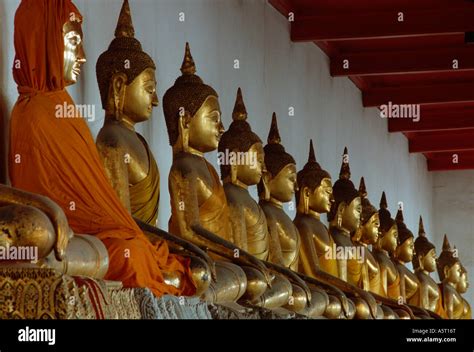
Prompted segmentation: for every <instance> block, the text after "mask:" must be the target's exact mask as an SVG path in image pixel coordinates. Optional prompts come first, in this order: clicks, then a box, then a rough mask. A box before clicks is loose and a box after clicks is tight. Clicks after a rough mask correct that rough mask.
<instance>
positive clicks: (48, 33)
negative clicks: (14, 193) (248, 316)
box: [9, 0, 195, 296]
mask: <svg viewBox="0 0 474 352" xmlns="http://www.w3.org/2000/svg"><path fill="white" fill-rule="evenodd" d="M71 13H74V15H75V17H76V18H81V17H80V14H79V11H78V10H77V8H76V7H75V6H74V5H73V4H72V3H71V1H70V0H23V1H22V3H21V4H20V6H19V8H18V10H17V12H16V15H15V50H16V57H15V64H14V67H13V75H14V78H15V81H16V82H17V84H18V91H19V93H20V96H19V98H18V101H17V102H16V104H15V107H14V109H13V112H12V116H11V126H10V155H9V170H10V179H11V182H12V184H13V186H14V187H17V188H21V189H24V190H26V191H30V192H34V193H39V194H42V195H45V196H47V197H49V198H51V199H52V200H53V201H55V202H56V203H58V204H59V205H60V206H61V207H62V208H63V210H64V211H65V213H66V216H67V218H68V221H69V224H70V226H71V228H72V229H73V230H74V231H75V232H76V233H84V234H90V235H96V236H97V237H99V238H100V239H101V240H102V241H103V242H104V243H105V245H106V246H107V249H108V252H109V260H110V265H109V271H108V273H107V275H106V279H109V280H119V281H122V282H123V284H124V286H125V287H149V288H150V289H151V290H152V291H153V293H154V294H155V295H157V296H160V295H163V294H174V295H181V294H183V295H192V294H194V292H195V285H194V283H193V282H192V279H191V273H190V270H189V261H188V260H187V259H184V258H181V257H178V256H174V255H172V254H170V253H169V250H168V245H167V244H166V242H164V241H162V242H159V243H157V244H156V245H152V244H151V243H150V242H149V241H148V240H147V238H146V237H145V235H144V234H143V233H142V232H141V231H140V229H139V228H138V227H137V225H136V224H135V222H134V220H133V218H132V217H131V216H130V215H129V214H128V212H127V210H126V209H125V208H124V207H123V206H122V205H121V203H120V200H119V199H118V197H117V196H116V194H115V191H114V190H113V188H112V187H111V186H110V184H109V182H108V180H107V177H106V175H105V171H104V169H103V165H102V163H101V160H100V157H99V154H98V152H97V150H96V147H95V143H94V140H93V138H92V135H91V133H90V131H89V128H88V126H87V124H86V122H85V121H84V119H83V118H81V117H80V116H79V114H75V116H73V117H72V118H71V117H69V118H56V113H57V111H58V110H57V107H58V106H64V104H65V103H66V104H70V105H74V102H73V101H72V99H71V97H70V96H69V94H68V93H67V91H66V90H65V89H64V88H65V83H64V77H63V56H64V42H63V35H62V28H63V24H64V23H65V22H66V21H68V20H70V18H71ZM17 63H19V66H18V65H17ZM162 271H167V272H171V271H175V272H179V273H180V274H181V277H182V278H183V281H184V284H183V285H182V287H181V288H179V289H178V288H176V287H173V286H169V285H167V284H165V283H164V280H163V275H162Z"/></svg>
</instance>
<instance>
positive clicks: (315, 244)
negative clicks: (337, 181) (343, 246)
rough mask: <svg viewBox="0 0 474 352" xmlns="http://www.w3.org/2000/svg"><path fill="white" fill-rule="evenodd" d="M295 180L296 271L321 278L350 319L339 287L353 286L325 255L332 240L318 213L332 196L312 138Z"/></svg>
mask: <svg viewBox="0 0 474 352" xmlns="http://www.w3.org/2000/svg"><path fill="white" fill-rule="evenodd" d="M297 184H298V187H299V190H298V192H296V204H297V213H296V217H295V219H294V220H293V223H294V224H295V226H296V228H297V229H298V232H299V235H300V238H301V246H300V254H299V256H300V259H299V271H300V272H302V273H304V274H305V275H307V276H308V277H310V278H313V279H316V280H318V281H322V282H324V283H325V284H326V287H325V288H327V289H328V295H329V301H330V303H329V306H330V307H331V306H336V307H339V306H342V307H341V308H342V309H343V313H344V316H345V317H346V318H348V319H352V318H353V317H354V315H355V313H356V312H355V306H354V304H353V302H352V301H350V300H348V299H347V297H346V295H345V294H344V293H343V291H341V290H346V291H348V292H350V293H354V292H355V291H356V290H355V288H353V287H351V285H349V284H347V283H345V282H343V281H341V280H339V279H338V278H337V261H336V259H335V258H331V257H328V256H327V255H326V253H328V252H329V251H331V250H332V248H333V243H334V242H333V241H332V238H331V237H330V236H329V233H328V230H327V228H326V226H325V225H324V224H323V223H322V222H321V213H327V212H328V211H329V210H330V209H331V204H332V202H333V201H334V199H333V196H332V183H331V176H330V175H329V173H328V172H327V171H325V170H323V169H322V168H321V166H320V165H319V164H318V162H317V161H316V155H315V153H314V147H313V141H312V140H310V146H309V157H308V162H307V163H306V165H305V166H304V167H303V169H302V170H301V171H299V172H298V174H297ZM327 286H330V287H327Z"/></svg>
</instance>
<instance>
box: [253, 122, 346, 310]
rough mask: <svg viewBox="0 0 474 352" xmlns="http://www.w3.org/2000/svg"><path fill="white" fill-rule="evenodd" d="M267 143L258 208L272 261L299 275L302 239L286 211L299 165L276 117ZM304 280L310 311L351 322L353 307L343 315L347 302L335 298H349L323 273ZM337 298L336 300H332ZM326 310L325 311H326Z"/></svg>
mask: <svg viewBox="0 0 474 352" xmlns="http://www.w3.org/2000/svg"><path fill="white" fill-rule="evenodd" d="M267 142H268V144H267V145H266V146H265V148H264V152H265V167H266V170H267V172H266V173H265V174H264V176H263V178H262V180H261V182H260V183H259V184H258V192H259V197H260V202H259V204H260V206H261V207H262V209H263V211H264V212H265V216H266V218H267V224H268V229H269V234H270V257H269V260H270V261H271V262H273V263H276V264H279V265H282V266H285V267H287V268H290V269H292V270H294V271H298V270H299V265H300V258H299V256H300V249H301V236H300V233H299V231H298V228H297V226H296V225H295V223H294V222H293V221H291V219H290V217H289V216H288V215H287V214H286V212H285V211H284V209H283V204H285V203H288V202H290V201H292V199H293V196H294V194H295V191H296V188H297V174H296V162H295V160H294V159H293V157H292V156H291V155H290V154H289V153H287V152H286V151H285V148H284V146H283V145H282V144H281V137H280V133H279V131H278V125H277V119H276V115H275V114H273V117H272V124H271V127H270V132H269V135H268V140H267ZM314 272H315V271H313V273H314ZM300 275H301V274H300ZM301 276H302V278H304V280H305V282H306V284H308V286H309V287H310V289H311V291H312V301H311V307H314V309H315V311H316V312H319V313H318V314H320V315H321V312H323V313H324V315H325V316H326V317H331V318H336V317H338V316H340V315H341V313H343V314H344V316H345V317H349V318H352V316H353V307H352V311H350V310H351V307H349V306H348V304H347V302H346V303H345V304H344V312H342V306H341V303H344V302H341V301H340V300H339V299H336V297H337V298H341V299H342V300H343V301H344V300H346V297H345V295H344V294H343V293H342V292H341V291H340V290H336V289H335V288H334V286H331V284H330V283H329V282H328V281H330V279H327V277H326V279H325V280H322V279H321V276H323V275H322V274H321V273H317V274H316V276H313V277H310V276H308V275H306V277H304V276H303V275H301ZM328 292H331V295H330V296H328ZM334 294H335V295H336V297H331V296H333V295H334ZM318 307H319V308H318ZM324 307H326V308H325V310H324Z"/></svg>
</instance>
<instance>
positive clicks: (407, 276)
mask: <svg viewBox="0 0 474 352" xmlns="http://www.w3.org/2000/svg"><path fill="white" fill-rule="evenodd" d="M395 221H396V222H397V227H398V245H397V249H396V250H395V252H394V253H393V260H394V261H395V264H396V266H397V269H398V273H399V274H400V294H401V297H402V299H403V302H404V303H406V302H408V301H409V300H410V299H411V298H412V297H413V296H414V295H416V294H418V290H419V287H420V283H419V281H418V278H417V276H416V275H415V273H414V272H412V271H410V270H409V269H408V268H407V267H406V263H410V262H411V261H412V260H413V252H414V249H415V236H413V233H412V232H411V231H410V230H409V229H408V228H407V226H406V225H405V223H404V220H403V210H402V209H401V208H399V209H398V212H397V216H396V217H395Z"/></svg>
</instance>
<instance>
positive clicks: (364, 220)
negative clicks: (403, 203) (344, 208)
mask: <svg viewBox="0 0 474 352" xmlns="http://www.w3.org/2000/svg"><path fill="white" fill-rule="evenodd" d="M359 195H360V198H361V204H362V212H361V216H360V226H359V228H358V229H357V231H355V233H354V236H353V238H352V239H353V243H354V244H355V245H359V246H362V247H363V253H364V258H365V267H364V272H363V278H362V280H361V283H362V288H364V290H367V291H370V292H373V293H376V294H378V295H380V296H382V297H386V294H385V291H384V288H383V285H382V280H381V273H380V265H379V263H378V261H377V259H375V256H374V255H373V254H372V252H371V251H370V249H369V247H368V246H369V245H373V244H375V243H376V242H377V240H378V237H379V231H380V218H379V213H378V211H377V209H376V208H375V207H374V206H373V205H372V203H370V201H369V199H368V195H367V189H366V186H365V179H364V178H363V177H361V179H360V184H359Z"/></svg>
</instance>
